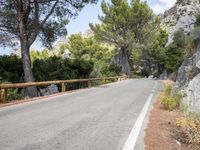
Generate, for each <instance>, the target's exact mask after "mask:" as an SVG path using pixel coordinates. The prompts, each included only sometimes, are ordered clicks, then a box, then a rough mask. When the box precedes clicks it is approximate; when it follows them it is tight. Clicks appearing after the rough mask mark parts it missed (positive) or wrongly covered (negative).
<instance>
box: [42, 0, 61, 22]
mask: <svg viewBox="0 0 200 150" xmlns="http://www.w3.org/2000/svg"><path fill="white" fill-rule="evenodd" d="M58 2H59V0H56V2H55V3H54V5H53V6H52V8H51V10H50V12H49V14H48V15H47V16H46V17H45V18H44V20H43V21H42V23H41V26H43V25H44V24H45V23H46V21H47V20H48V19H49V17H50V16H51V14H52V13H53V12H54V9H55V7H56V5H57V4H58Z"/></svg>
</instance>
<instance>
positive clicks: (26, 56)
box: [21, 40, 38, 97]
mask: <svg viewBox="0 0 200 150" xmlns="http://www.w3.org/2000/svg"><path fill="white" fill-rule="evenodd" d="M29 49H30V46H28V44H26V42H24V41H22V40H21V55H22V63H23V70H24V79H25V82H34V81H35V80H34V77H33V72H32V68H31V59H30V52H29ZM25 95H26V96H28V97H36V96H37V95H38V94H37V88H36V87H28V88H26V90H25Z"/></svg>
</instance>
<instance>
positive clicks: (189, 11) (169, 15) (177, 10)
mask: <svg viewBox="0 0 200 150" xmlns="http://www.w3.org/2000/svg"><path fill="white" fill-rule="evenodd" d="M199 13H200V1H199V0H178V1H177V3H176V4H175V6H174V7H172V8H171V9H169V10H168V11H166V12H165V13H164V14H163V15H161V22H162V23H161V24H162V26H163V27H165V28H166V30H167V31H168V33H169V36H168V43H167V45H169V44H170V43H172V42H173V37H174V34H175V33H176V32H177V31H179V30H183V31H184V32H185V34H190V33H191V31H192V30H193V28H194V23H195V22H196V15H197V14H199Z"/></svg>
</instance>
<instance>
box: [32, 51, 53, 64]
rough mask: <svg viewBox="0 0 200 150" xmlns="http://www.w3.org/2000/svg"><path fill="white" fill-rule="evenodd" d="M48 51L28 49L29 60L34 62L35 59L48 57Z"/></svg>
mask: <svg viewBox="0 0 200 150" xmlns="http://www.w3.org/2000/svg"><path fill="white" fill-rule="evenodd" d="M48 51H49V50H48V49H44V50H42V51H37V50H34V49H32V50H31V51H30V56H31V61H32V62H34V61H35V60H36V59H46V58H48V57H50V56H49V52H48Z"/></svg>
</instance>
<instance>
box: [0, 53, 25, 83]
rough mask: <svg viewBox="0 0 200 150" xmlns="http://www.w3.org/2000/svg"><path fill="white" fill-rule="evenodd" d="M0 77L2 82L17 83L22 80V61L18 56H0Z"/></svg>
mask: <svg viewBox="0 0 200 150" xmlns="http://www.w3.org/2000/svg"><path fill="white" fill-rule="evenodd" d="M0 77H1V81H2V82H6V81H9V82H12V83H17V82H22V81H23V69H22V62H21V60H20V58H19V57H18V56H16V55H11V56H6V55H4V56H0Z"/></svg>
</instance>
